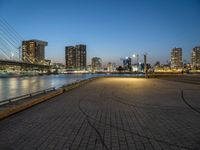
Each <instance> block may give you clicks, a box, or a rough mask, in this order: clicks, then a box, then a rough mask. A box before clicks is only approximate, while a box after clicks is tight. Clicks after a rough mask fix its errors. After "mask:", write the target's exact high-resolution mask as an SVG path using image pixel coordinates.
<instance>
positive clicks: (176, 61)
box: [171, 48, 183, 68]
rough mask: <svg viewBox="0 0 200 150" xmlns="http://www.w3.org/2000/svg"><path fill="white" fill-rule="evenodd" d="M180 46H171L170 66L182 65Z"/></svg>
mask: <svg viewBox="0 0 200 150" xmlns="http://www.w3.org/2000/svg"><path fill="white" fill-rule="evenodd" d="M182 64H183V63H182V48H173V49H172V52H171V67H173V68H174V67H182Z"/></svg>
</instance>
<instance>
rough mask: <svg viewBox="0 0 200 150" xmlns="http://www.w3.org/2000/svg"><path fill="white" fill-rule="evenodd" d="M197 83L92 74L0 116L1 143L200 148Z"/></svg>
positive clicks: (40, 146)
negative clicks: (87, 79) (67, 88)
mask: <svg viewBox="0 0 200 150" xmlns="http://www.w3.org/2000/svg"><path fill="white" fill-rule="evenodd" d="M199 89H200V86H199V85H192V84H186V83H179V82H172V81H166V80H159V79H134V78H102V79H97V80H95V81H92V82H91V83H88V84H86V85H84V86H82V87H80V88H77V89H74V90H72V91H70V92H67V93H64V94H62V95H60V96H58V97H55V98H53V99H51V100H49V101H46V102H44V103H42V104H39V105H37V106H34V107H32V108H30V109H28V110H25V111H23V112H20V113H18V114H15V115H13V116H11V117H9V118H6V119H4V120H1V121H0V149H1V150H4V149H15V150H17V149H19V150H22V149H41V150H42V149H57V150H59V149H131V150H132V149H137V150H139V149H147V150H151V149H156V150H157V149H195V148H196V149H200V144H199V143H200V141H199V139H200V128H199V127H200V112H199V111H200V103H199V97H200V93H199ZM188 104H189V105H188ZM190 106H191V107H190Z"/></svg>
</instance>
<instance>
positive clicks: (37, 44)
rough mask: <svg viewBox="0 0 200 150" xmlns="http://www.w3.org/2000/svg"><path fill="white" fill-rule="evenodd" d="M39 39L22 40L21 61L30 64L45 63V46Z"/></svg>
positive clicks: (45, 43)
mask: <svg viewBox="0 0 200 150" xmlns="http://www.w3.org/2000/svg"><path fill="white" fill-rule="evenodd" d="M47 45H48V43H47V42H45V41H41V40H29V41H22V61H23V62H28V63H32V64H45V46H47Z"/></svg>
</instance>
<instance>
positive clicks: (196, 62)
mask: <svg viewBox="0 0 200 150" xmlns="http://www.w3.org/2000/svg"><path fill="white" fill-rule="evenodd" d="M191 65H192V68H193V69H200V46H199V47H194V48H193V49H192V54H191Z"/></svg>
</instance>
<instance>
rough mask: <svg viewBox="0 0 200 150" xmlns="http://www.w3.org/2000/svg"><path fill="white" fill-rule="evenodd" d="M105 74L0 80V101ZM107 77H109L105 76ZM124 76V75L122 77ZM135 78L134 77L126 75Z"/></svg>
mask: <svg viewBox="0 0 200 150" xmlns="http://www.w3.org/2000/svg"><path fill="white" fill-rule="evenodd" d="M96 76H105V74H67V75H46V76H34V77H13V78H0V100H4V99H8V98H12V97H16V96H20V95H24V94H28V93H32V92H36V91H40V90H45V89H47V88H51V87H55V88H58V87H61V86H63V85H65V84H69V83H72V82H75V81H77V80H83V79H88V78H91V77H96ZM106 76H109V75H106ZM123 76H124V75H123ZM126 76H135V75H128V74H127V75H126Z"/></svg>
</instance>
